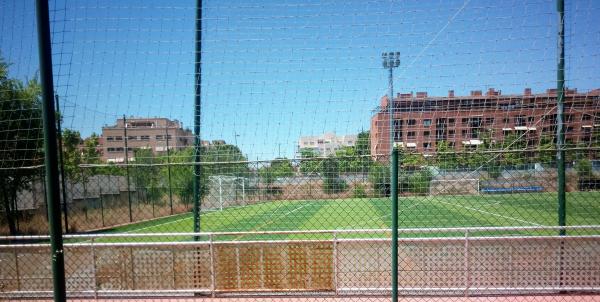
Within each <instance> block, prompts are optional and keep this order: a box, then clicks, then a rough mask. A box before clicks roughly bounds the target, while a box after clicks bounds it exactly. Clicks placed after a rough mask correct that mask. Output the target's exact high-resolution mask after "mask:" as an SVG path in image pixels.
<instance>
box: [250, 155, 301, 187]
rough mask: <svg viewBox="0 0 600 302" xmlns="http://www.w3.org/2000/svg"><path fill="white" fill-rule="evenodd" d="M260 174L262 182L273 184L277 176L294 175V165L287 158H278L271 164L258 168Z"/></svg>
mask: <svg viewBox="0 0 600 302" xmlns="http://www.w3.org/2000/svg"><path fill="white" fill-rule="evenodd" d="M258 175H259V176H260V178H261V180H262V182H264V183H266V184H272V183H273V182H275V180H277V178H281V177H292V176H294V167H293V166H292V163H291V162H290V161H289V160H287V159H286V158H278V159H276V160H275V161H273V162H271V164H270V165H269V166H263V167H261V168H260V169H258Z"/></svg>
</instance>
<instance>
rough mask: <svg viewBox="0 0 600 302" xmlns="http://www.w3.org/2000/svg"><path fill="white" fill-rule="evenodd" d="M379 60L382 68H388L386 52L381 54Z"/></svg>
mask: <svg viewBox="0 0 600 302" xmlns="http://www.w3.org/2000/svg"><path fill="white" fill-rule="evenodd" d="M381 60H382V62H383V68H388V54H387V53H386V52H382V53H381Z"/></svg>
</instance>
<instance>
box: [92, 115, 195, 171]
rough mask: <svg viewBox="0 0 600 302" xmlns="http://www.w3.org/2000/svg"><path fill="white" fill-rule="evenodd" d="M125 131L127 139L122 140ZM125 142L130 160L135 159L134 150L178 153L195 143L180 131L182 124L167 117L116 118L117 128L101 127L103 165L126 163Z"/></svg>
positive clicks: (188, 134) (189, 134)
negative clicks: (172, 151) (176, 151)
mask: <svg viewBox="0 0 600 302" xmlns="http://www.w3.org/2000/svg"><path fill="white" fill-rule="evenodd" d="M125 128H127V137H125ZM125 140H127V147H128V155H127V156H128V157H129V160H132V161H133V160H135V158H134V151H135V150H136V149H151V150H152V151H153V152H154V153H155V154H157V153H161V152H166V151H167V144H168V145H169V150H177V149H181V148H185V147H188V146H191V145H193V144H194V136H193V134H192V132H191V131H190V130H187V129H185V130H184V129H183V126H182V124H181V122H179V121H177V120H174V121H172V120H169V119H167V118H126V123H125V122H124V121H123V119H122V118H121V119H117V123H116V125H113V126H104V127H102V136H101V137H100V145H101V148H102V160H103V161H105V162H116V163H120V162H124V161H125Z"/></svg>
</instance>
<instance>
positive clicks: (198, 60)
mask: <svg viewBox="0 0 600 302" xmlns="http://www.w3.org/2000/svg"><path fill="white" fill-rule="evenodd" d="M195 52H196V56H195V60H194V232H200V206H201V205H200V173H201V169H200V168H201V167H200V145H201V141H200V109H201V100H200V94H201V88H202V87H201V81H202V75H201V72H202V0H196V48H195ZM194 239H195V240H198V239H199V238H198V237H195V238H194Z"/></svg>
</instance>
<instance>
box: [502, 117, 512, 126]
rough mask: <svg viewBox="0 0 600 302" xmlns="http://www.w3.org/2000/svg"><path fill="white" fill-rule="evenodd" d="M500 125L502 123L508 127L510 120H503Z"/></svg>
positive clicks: (506, 118)
mask: <svg viewBox="0 0 600 302" xmlns="http://www.w3.org/2000/svg"><path fill="white" fill-rule="evenodd" d="M502 123H504V124H505V125H508V123H510V118H508V117H505V118H503V119H502Z"/></svg>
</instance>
